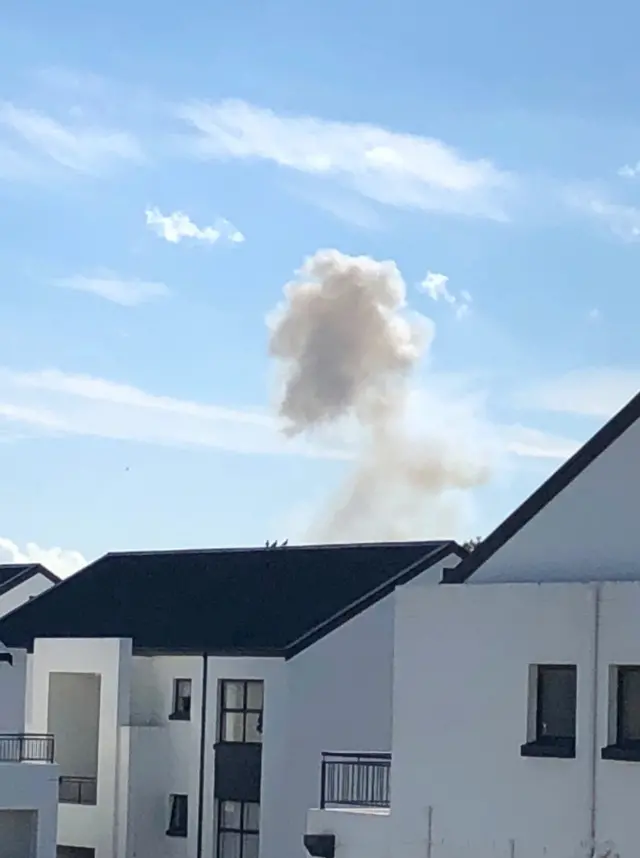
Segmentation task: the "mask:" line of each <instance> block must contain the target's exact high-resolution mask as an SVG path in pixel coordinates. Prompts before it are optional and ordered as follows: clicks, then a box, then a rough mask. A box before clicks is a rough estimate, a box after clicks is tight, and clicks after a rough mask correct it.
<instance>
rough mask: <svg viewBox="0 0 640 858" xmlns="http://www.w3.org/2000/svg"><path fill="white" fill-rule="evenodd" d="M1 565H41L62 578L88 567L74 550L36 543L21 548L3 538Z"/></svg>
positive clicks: (1, 543)
mask: <svg viewBox="0 0 640 858" xmlns="http://www.w3.org/2000/svg"><path fill="white" fill-rule="evenodd" d="M0 563H41V564H42V565H43V566H45V567H46V568H47V569H49V571H50V572H54V573H55V574H56V575H59V576H60V577H61V578H67V577H68V576H69V575H71V574H73V573H74V572H77V571H78V569H82V567H83V566H86V565H87V561H86V560H85V558H84V557H83V555H82V554H81V553H80V552H79V551H76V550H75V549H73V548H41V547H40V546H39V545H36V543H35V542H27V544H26V545H25V546H24V548H20V546H18V545H17V544H16V543H15V542H13V540H11V539H7V538H6V537H3V536H0Z"/></svg>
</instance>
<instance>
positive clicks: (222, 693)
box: [218, 679, 264, 745]
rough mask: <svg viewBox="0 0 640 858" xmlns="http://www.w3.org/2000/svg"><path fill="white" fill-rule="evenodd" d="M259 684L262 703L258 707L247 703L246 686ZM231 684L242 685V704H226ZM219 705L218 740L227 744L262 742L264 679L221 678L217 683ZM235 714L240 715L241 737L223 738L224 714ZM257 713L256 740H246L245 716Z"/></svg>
mask: <svg viewBox="0 0 640 858" xmlns="http://www.w3.org/2000/svg"><path fill="white" fill-rule="evenodd" d="M255 684H259V685H260V686H261V691H262V695H261V697H262V705H261V706H260V708H259V709H258V708H256V707H254V706H249V705H248V688H249V686H250V685H255ZM231 685H241V686H242V705H241V706H239V707H238V706H228V705H227V688H228V686H231ZM218 690H219V697H220V705H219V708H218V742H220V743H224V744H228V745H261V744H262V723H263V718H264V680H262V679H221V680H220V685H219V689H218ZM228 714H237V715H242V739H241V740H239V741H236V740H235V739H225V737H224V736H225V723H226V715H228ZM248 715H257V716H258V719H257V721H258V722H257V727H256V730H257V732H258V734H259V736H260V739H259V740H258V741H255V740H249V741H247V716H248Z"/></svg>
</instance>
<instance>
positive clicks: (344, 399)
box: [269, 250, 487, 541]
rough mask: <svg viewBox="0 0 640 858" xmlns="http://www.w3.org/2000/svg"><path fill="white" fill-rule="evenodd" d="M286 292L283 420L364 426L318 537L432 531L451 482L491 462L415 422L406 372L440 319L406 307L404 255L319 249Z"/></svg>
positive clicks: (274, 334)
mask: <svg viewBox="0 0 640 858" xmlns="http://www.w3.org/2000/svg"><path fill="white" fill-rule="evenodd" d="M284 294H285V299H286V300H285V302H284V304H283V305H281V306H280V307H279V308H278V310H277V311H276V312H275V313H274V314H273V316H272V317H271V318H270V320H269V324H270V328H271V339H270V354H271V355H272V357H274V358H275V359H276V360H277V361H278V363H279V365H280V368H281V369H282V373H283V392H282V396H281V401H280V405H279V414H280V417H281V418H282V420H283V425H284V431H285V432H286V433H287V434H289V435H299V434H302V433H307V434H309V433H313V432H314V431H315V430H317V429H320V428H322V427H325V426H332V425H335V424H339V423H341V422H342V421H348V420H349V419H352V420H353V419H355V421H357V423H358V424H359V426H360V429H361V432H360V436H359V437H360V438H361V449H360V451H359V455H358V456H357V458H356V463H355V467H354V470H353V472H352V473H350V474H349V476H348V479H347V482H346V484H345V486H344V487H343V488H342V489H341V491H340V492H339V495H338V497H337V498H336V499H335V500H334V502H333V503H332V505H331V507H330V509H329V511H328V513H327V514H326V515H325V516H324V517H323V519H322V521H321V522H320V523H319V524H318V526H317V527H316V529H315V532H314V534H313V535H314V537H316V538H324V539H330V540H334V541H344V540H366V539H395V538H411V537H420V536H424V535H427V534H428V535H432V534H431V533H428V532H429V531H431V530H432V529H433V528H432V527H429V525H430V524H431V525H434V524H435V525H436V526H447V523H448V522H450V520H451V518H452V516H454V515H455V511H456V508H457V506H458V504H457V501H456V500H455V499H452V498H451V497H450V493H451V491H452V490H460V489H467V488H470V487H472V486H475V485H477V484H479V483H481V482H483V481H484V480H485V479H486V477H487V472H486V469H485V468H484V467H483V466H482V465H479V464H477V463H475V462H472V461H468V460H466V459H465V458H464V457H461V456H460V454H459V453H458V452H457V451H456V450H454V449H450V447H449V445H448V444H447V443H446V439H443V438H419V439H415V438H413V437H411V436H410V433H409V432H408V431H407V427H406V411H407V393H408V389H407V382H408V380H409V378H410V376H411V372H412V370H413V369H414V367H415V366H416V364H417V363H418V361H419V360H420V358H421V356H422V355H423V353H424V351H425V349H426V348H427V347H428V346H429V344H430V341H431V337H432V331H433V326H432V325H431V323H430V322H429V320H427V319H425V318H424V317H420V316H417V315H416V314H414V315H410V314H409V313H408V312H407V309H406V287H405V283H404V280H403V278H402V275H401V274H400V271H399V270H398V268H397V266H396V264H395V263H394V262H377V261H376V260H373V259H371V258H369V257H366V256H357V257H354V256H347V255H345V254H342V253H340V252H339V251H337V250H321V251H318V252H317V253H316V254H315V255H314V256H312V257H310V258H309V259H307V261H306V262H305V264H304V265H303V267H302V268H301V270H300V271H299V272H298V277H297V279H296V280H294V281H292V282H290V283H288V284H287V285H286V286H285V289H284ZM427 518H428V519H429V520H427Z"/></svg>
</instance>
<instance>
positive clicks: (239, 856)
mask: <svg viewBox="0 0 640 858" xmlns="http://www.w3.org/2000/svg"><path fill="white" fill-rule="evenodd" d="M217 823H218V824H217V833H218V838H217V839H218V854H217V858H258V848H259V844H260V834H259V832H260V805H259V804H257V803H254V802H248V801H220V802H218V815H217Z"/></svg>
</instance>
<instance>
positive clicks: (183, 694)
mask: <svg viewBox="0 0 640 858" xmlns="http://www.w3.org/2000/svg"><path fill="white" fill-rule="evenodd" d="M190 718H191V680H190V679H174V681H173V712H172V713H171V715H169V720H170V721H189V720H190Z"/></svg>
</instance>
